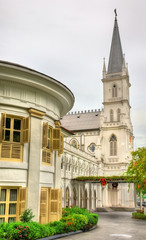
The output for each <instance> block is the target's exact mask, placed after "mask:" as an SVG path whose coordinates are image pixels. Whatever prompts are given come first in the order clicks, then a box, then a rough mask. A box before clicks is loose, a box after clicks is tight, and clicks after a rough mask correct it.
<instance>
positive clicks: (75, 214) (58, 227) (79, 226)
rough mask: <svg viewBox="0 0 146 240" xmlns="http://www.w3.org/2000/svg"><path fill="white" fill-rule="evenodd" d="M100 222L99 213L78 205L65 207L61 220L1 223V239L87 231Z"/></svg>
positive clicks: (32, 239)
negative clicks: (41, 222)
mask: <svg viewBox="0 0 146 240" xmlns="http://www.w3.org/2000/svg"><path fill="white" fill-rule="evenodd" d="M97 222H98V215H97V214H91V213H89V212H88V210H87V209H81V208H78V207H72V208H64V209H63V216H62V218H61V219H60V221H54V222H51V223H48V224H43V225H42V224H39V223H37V222H27V223H22V222H16V223H1V224H0V240H5V239H7V240H19V239H24V240H29V239H31V240H36V239H40V238H44V237H49V236H52V235H57V234H61V233H67V232H72V231H78V230H83V231H87V230H88V229H90V228H91V227H93V226H94V225H96V224H97Z"/></svg>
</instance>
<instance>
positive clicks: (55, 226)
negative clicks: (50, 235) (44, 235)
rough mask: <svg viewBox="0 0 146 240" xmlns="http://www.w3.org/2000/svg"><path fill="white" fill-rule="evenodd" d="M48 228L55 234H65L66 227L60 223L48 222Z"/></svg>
mask: <svg viewBox="0 0 146 240" xmlns="http://www.w3.org/2000/svg"><path fill="white" fill-rule="evenodd" d="M47 226H48V227H50V228H53V229H54V230H55V232H56V234H60V233H65V230H66V225H65V224H64V223H63V222H61V221H54V222H50V223H49V224H48V225H47Z"/></svg>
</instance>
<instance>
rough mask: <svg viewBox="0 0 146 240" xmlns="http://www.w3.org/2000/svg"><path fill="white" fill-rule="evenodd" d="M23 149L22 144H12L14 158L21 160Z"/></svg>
mask: <svg viewBox="0 0 146 240" xmlns="http://www.w3.org/2000/svg"><path fill="white" fill-rule="evenodd" d="M21 148H22V146H21V145H20V144H19V145H18V144H12V158H18V159H21Z"/></svg>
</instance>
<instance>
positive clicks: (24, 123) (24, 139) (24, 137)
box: [22, 117, 30, 143]
mask: <svg viewBox="0 0 146 240" xmlns="http://www.w3.org/2000/svg"><path fill="white" fill-rule="evenodd" d="M29 125H30V120H29V117H27V118H23V120H22V127H23V130H22V132H23V134H22V142H23V143H27V142H29V131H30V129H29V128H30V127H29Z"/></svg>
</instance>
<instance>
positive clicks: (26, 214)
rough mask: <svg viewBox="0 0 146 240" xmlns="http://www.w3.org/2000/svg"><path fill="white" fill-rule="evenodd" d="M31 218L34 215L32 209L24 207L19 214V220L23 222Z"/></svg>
mask: <svg viewBox="0 0 146 240" xmlns="http://www.w3.org/2000/svg"><path fill="white" fill-rule="evenodd" d="M33 218H34V215H33V213H32V210H31V209H26V210H25V211H24V213H23V214H22V215H21V216H20V221H21V222H23V223H25V222H31V221H32V219H33Z"/></svg>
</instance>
